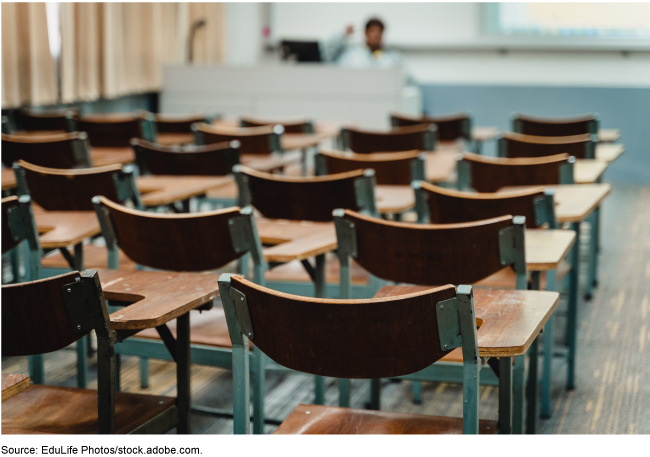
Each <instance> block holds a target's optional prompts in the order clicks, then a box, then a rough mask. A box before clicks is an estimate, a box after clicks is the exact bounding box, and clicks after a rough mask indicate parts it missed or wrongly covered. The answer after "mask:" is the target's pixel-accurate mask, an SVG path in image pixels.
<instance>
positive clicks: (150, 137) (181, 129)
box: [138, 110, 218, 143]
mask: <svg viewBox="0 0 650 457" xmlns="http://www.w3.org/2000/svg"><path fill="white" fill-rule="evenodd" d="M217 117H218V116H217V115H206V114H205V113H195V114H160V113H151V112H149V111H145V110H140V111H138V118H139V120H140V129H141V131H142V138H144V139H145V140H147V141H150V142H152V143H157V139H158V134H159V133H192V124H194V123H196V122H203V123H206V124H212V121H214V119H215V118H217Z"/></svg>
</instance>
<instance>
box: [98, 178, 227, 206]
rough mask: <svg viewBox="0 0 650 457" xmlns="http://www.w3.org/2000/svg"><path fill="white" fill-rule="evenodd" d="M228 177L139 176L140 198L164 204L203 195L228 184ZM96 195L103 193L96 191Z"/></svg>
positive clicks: (137, 183) (155, 203) (160, 204)
mask: <svg viewBox="0 0 650 457" xmlns="http://www.w3.org/2000/svg"><path fill="white" fill-rule="evenodd" d="M230 182H231V180H230V178H228V177H225V176H224V177H219V176H217V177H209V176H163V175H155V176H139V177H138V178H137V179H136V185H137V187H138V191H139V192H140V194H141V198H140V200H141V201H142V204H143V205H144V206H162V205H169V204H171V203H174V202H177V201H181V200H186V199H188V198H192V197H196V196H199V195H203V194H205V193H206V192H208V191H210V190H213V189H217V188H219V187H221V186H226V185H228V184H229V183H230ZM95 195H102V194H98V193H96V194H95ZM113 201H115V200H113Z"/></svg>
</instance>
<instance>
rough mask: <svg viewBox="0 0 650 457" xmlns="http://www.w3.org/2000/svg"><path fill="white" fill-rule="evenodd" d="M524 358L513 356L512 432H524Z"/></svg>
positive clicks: (518, 433) (519, 433) (523, 356)
mask: <svg viewBox="0 0 650 457" xmlns="http://www.w3.org/2000/svg"><path fill="white" fill-rule="evenodd" d="M524 358H525V355H519V356H517V357H515V358H514V359H515V367H514V370H513V373H512V433H514V434H516V435H521V434H523V433H524V390H525V389H524Z"/></svg>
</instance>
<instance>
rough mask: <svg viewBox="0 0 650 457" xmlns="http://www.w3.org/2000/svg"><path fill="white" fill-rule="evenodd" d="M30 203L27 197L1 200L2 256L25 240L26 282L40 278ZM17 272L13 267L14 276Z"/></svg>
mask: <svg viewBox="0 0 650 457" xmlns="http://www.w3.org/2000/svg"><path fill="white" fill-rule="evenodd" d="M31 202H32V200H31V198H30V197H29V195H21V196H20V197H16V196H12V197H7V198H3V199H2V254H3V255H4V254H5V253H7V252H9V251H11V250H13V249H16V248H17V247H18V246H19V245H20V243H21V242H22V241H23V240H27V243H28V247H29V258H28V259H27V265H26V268H25V270H26V273H27V274H26V276H27V278H26V279H27V280H28V281H29V280H31V281H33V280H35V279H39V278H40V277H41V257H42V256H43V251H42V249H41V243H40V240H39V238H38V229H37V228H36V222H35V221H34V212H33V210H32V203H31ZM17 270H18V266H17V265H15V266H14V275H18V273H17ZM14 280H16V278H14Z"/></svg>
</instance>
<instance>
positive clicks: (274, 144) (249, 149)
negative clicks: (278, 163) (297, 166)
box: [192, 123, 284, 154]
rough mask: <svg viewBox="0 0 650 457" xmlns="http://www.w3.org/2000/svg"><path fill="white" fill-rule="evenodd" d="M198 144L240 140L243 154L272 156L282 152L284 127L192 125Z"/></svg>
mask: <svg viewBox="0 0 650 457" xmlns="http://www.w3.org/2000/svg"><path fill="white" fill-rule="evenodd" d="M192 131H193V132H194V140H195V143H196V144H199V145H205V144H214V143H223V142H224V141H233V140H238V141H239V143H240V146H239V152H240V153H241V154H271V153H272V152H276V151H277V152H282V143H281V139H282V134H283V133H284V127H282V126H281V125H268V126H264V127H223V126H216V125H208V124H205V123H196V124H193V125H192Z"/></svg>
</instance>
